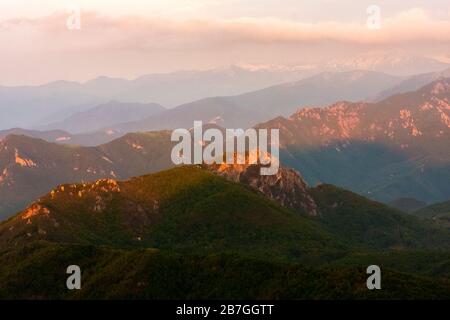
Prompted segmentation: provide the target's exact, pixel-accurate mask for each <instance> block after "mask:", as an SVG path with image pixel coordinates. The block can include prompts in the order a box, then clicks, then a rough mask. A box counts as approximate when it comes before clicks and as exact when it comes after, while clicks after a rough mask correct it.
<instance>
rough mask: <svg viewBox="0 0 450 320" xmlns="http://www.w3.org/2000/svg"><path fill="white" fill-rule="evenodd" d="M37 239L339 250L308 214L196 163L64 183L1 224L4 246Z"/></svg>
mask: <svg viewBox="0 0 450 320" xmlns="http://www.w3.org/2000/svg"><path fill="white" fill-rule="evenodd" d="M34 240H46V241H51V242H64V243H77V244H95V245H109V246H115V247H130V246H135V247H155V248H160V249H171V250H181V251H188V252H191V253H192V252H199V253H212V252H235V253H241V254H245V255H246V256H260V257H263V256H264V257H268V256H273V257H274V258H275V257H278V258H286V259H294V258H295V259H300V258H302V256H303V254H305V255H307V253H308V251H309V250H313V249H318V248H328V249H330V250H331V249H339V248H340V245H339V242H337V241H335V240H334V239H333V237H332V236H331V235H329V234H327V233H326V232H324V231H322V230H321V229H320V228H319V227H318V226H317V225H316V224H315V223H314V222H312V221H310V220H309V219H307V218H306V217H303V216H302V215H300V214H298V213H295V212H294V211H290V210H287V209H284V208H282V207H280V206H278V205H277V204H276V203H275V202H272V201H270V200H268V199H266V198H265V197H264V196H263V195H262V194H260V193H258V192H256V191H253V190H252V189H249V188H246V187H244V186H243V185H240V184H236V183H232V182H229V181H227V180H225V179H223V178H221V177H218V176H216V175H213V174H212V173H209V172H207V171H206V170H202V169H200V168H196V167H179V168H175V169H171V170H169V171H162V172H159V173H156V174H152V175H148V176H142V177H138V178H134V179H132V180H129V181H125V182H116V181H115V180H100V181H97V182H95V183H92V184H74V185H62V186H60V187H58V188H57V189H55V190H53V191H52V192H50V193H49V194H48V195H46V196H44V197H41V198H40V199H39V200H38V201H37V202H35V203H34V204H32V205H31V206H30V207H29V208H28V209H26V210H25V211H23V212H21V213H19V214H18V215H17V216H15V217H13V218H11V219H9V220H8V221H6V222H4V223H2V224H1V227H0V247H2V248H6V247H9V246H16V245H19V244H23V243H28V242H30V241H34Z"/></svg>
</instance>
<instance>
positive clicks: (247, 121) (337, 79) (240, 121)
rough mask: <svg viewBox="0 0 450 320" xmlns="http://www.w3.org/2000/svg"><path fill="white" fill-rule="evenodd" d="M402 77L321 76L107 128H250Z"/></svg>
mask: <svg viewBox="0 0 450 320" xmlns="http://www.w3.org/2000/svg"><path fill="white" fill-rule="evenodd" d="M399 81H401V78H398V77H394V76H390V75H387V74H382V73H376V72H370V71H351V72H342V73H321V74H319V75H316V76H313V77H310V78H307V79H303V80H300V81H297V82H290V83H285V84H281V85H276V86H272V87H268V88H265V89H261V90H258V91H254V92H248V93H245V94H241V95H237V96H228V97H226V96H222V97H210V98H205V99H201V100H198V101H194V102H190V103H187V104H183V105H180V106H178V107H176V108H174V109H171V110H168V111H166V112H163V113H160V114H158V115H156V116H152V117H148V118H146V119H143V120H141V121H136V122H129V123H122V124H117V125H115V126H112V127H110V128H105V129H114V130H117V131H121V132H134V131H149V130H164V129H174V128H189V127H191V126H192V124H193V122H194V120H201V121H203V122H205V123H207V122H211V121H216V119H220V122H219V123H218V124H219V125H221V126H223V127H228V128H249V127H252V126H254V125H256V124H257V123H259V122H262V121H267V120H268V119H272V118H274V117H277V116H287V115H289V114H291V113H292V112H294V111H296V110H297V109H299V108H302V107H305V106H311V105H314V106H325V105H328V104H330V103H333V102H335V101H338V100H343V99H346V100H353V101H359V100H364V99H365V98H367V97H370V96H373V95H374V94H376V93H378V92H380V91H382V90H383V89H386V88H389V87H391V86H392V85H394V84H396V83H398V82H399Z"/></svg>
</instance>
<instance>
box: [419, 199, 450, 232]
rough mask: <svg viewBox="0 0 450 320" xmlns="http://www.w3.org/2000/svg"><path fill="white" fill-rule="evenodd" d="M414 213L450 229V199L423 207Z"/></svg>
mask: <svg viewBox="0 0 450 320" xmlns="http://www.w3.org/2000/svg"><path fill="white" fill-rule="evenodd" d="M413 214H414V215H416V216H418V217H420V218H424V219H428V220H431V221H433V222H435V223H437V224H438V225H441V226H444V227H446V228H448V229H450V201H446V202H441V203H436V204H433V205H430V206H427V207H425V208H421V209H419V210H416V211H414V212H413Z"/></svg>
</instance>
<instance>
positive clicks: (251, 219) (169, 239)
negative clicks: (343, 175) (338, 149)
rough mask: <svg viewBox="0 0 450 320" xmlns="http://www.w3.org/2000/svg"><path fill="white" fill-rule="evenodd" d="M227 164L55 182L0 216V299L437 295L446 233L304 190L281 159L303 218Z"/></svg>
mask: <svg viewBox="0 0 450 320" xmlns="http://www.w3.org/2000/svg"><path fill="white" fill-rule="evenodd" d="M236 170H237V171H234V169H233V168H228V170H226V172H227V173H226V174H225V175H223V176H222V177H220V176H218V175H217V174H215V173H214V171H215V169H214V168H211V170H209V169H208V168H200V167H196V166H190V167H178V168H174V169H171V170H168V171H162V172H158V173H155V174H151V175H146V176H141V177H135V178H133V179H131V180H129V181H123V182H118V181H116V180H113V179H105V180H99V181H96V182H94V183H84V184H64V185H60V186H58V187H57V188H55V189H54V190H52V191H51V192H50V193H48V194H47V195H44V196H42V197H40V199H39V200H37V201H35V202H34V203H32V204H31V205H30V206H29V207H28V208H27V209H25V210H24V211H22V212H20V213H18V214H17V215H16V216H14V217H12V218H11V219H9V220H8V221H5V222H3V223H1V224H0V248H1V250H0V261H1V263H0V280H1V281H0V297H8V298H17V299H30V298H32V299H36V298H39V299H51V298H53V299H55V298H56V299H57V298H59V299H61V298H64V299H86V298H91V299H92V298H93V299H98V298H121V299H143V298H146V299H162V298H165V299H177V298H178V299H195V298H203V299H205V298H206V299H225V298H230V299H233V298H234V299H236V298H238V299H242V298H248V299H257V298H259V299H262V298H265V299H280V298H284V299H300V298H304V299H327V298H328V299H362V298H364V299H400V298H403V299H430V298H434V299H436V298H442V297H445V296H447V294H448V293H450V283H449V282H448V281H447V280H445V277H446V276H448V275H449V274H450V270H449V269H448V267H446V266H448V261H450V260H449V259H450V254H449V253H448V251H447V250H448V249H449V248H450V234H449V233H448V231H447V230H445V229H443V228H440V227H438V226H435V225H433V224H431V223H428V222H426V221H423V220H421V219H418V218H416V217H414V216H411V215H407V214H403V213H401V212H399V211H397V210H395V209H391V208H389V207H387V206H385V205H382V204H379V203H376V202H373V201H370V200H367V199H365V198H363V197H361V196H357V195H355V194H353V193H351V192H348V191H345V190H342V189H339V188H336V187H333V186H330V185H322V186H320V187H317V188H309V187H307V186H306V185H304V182H303V181H302V180H301V177H300V176H299V175H290V174H288V171H289V170H288V169H286V170H287V171H283V173H282V176H283V177H289V178H288V180H290V179H293V180H295V183H296V184H298V185H304V187H303V188H302V191H300V189H298V191H299V195H300V198H299V199H298V203H301V202H302V201H303V200H302V199H305V198H304V196H305V194H307V195H308V197H309V198H308V200H307V201H308V203H310V201H314V202H315V203H316V204H317V212H316V214H314V215H311V214H308V212H305V211H304V208H306V207H308V206H302V208H303V209H301V210H297V209H295V207H290V206H281V205H280V202H279V200H281V199H274V198H272V197H271V194H266V193H264V192H261V191H258V190H257V189H255V188H254V187H253V186H251V185H250V184H246V183H244V182H234V181H232V180H234V177H236V176H242V179H239V180H241V181H245V180H246V178H244V177H247V178H248V177H251V176H252V172H254V168H253V167H251V166H250V167H244V168H236ZM247 181H248V180H247ZM282 181H283V183H291V182H294V181H287V180H285V178H282ZM257 185H260V186H261V185H262V186H270V185H272V187H274V185H273V184H271V183H270V181H261V183H257ZM275 188H279V187H275ZM263 189H264V188H263ZM350 222H351V223H350ZM438 248H439V249H440V250H439V251H433V250H436V249H438ZM74 262H76V263H77V264H78V265H79V266H80V267H81V268H82V270H83V286H82V289H81V290H76V291H68V290H67V289H66V288H65V281H61V277H60V275H61V274H64V270H65V268H66V267H67V265H70V264H73V263H74ZM368 263H369V264H374V263H376V264H378V265H381V266H382V268H383V279H384V280H383V290H373V291H369V290H367V289H366V280H365V279H366V276H367V275H366V274H365V268H366V267H367V265H368ZM24 270H28V272H24ZM19 275H22V276H19ZM220 279H221V280H220Z"/></svg>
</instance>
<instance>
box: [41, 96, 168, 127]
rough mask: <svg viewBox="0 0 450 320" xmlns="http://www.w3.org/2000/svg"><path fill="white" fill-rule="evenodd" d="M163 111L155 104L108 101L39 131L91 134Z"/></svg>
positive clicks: (162, 108)
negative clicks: (52, 130)
mask: <svg viewBox="0 0 450 320" xmlns="http://www.w3.org/2000/svg"><path fill="white" fill-rule="evenodd" d="M164 110H165V109H164V107H162V106H161V105H159V104H156V103H147V104H143V103H123V102H118V101H110V102H108V103H104V104H101V105H98V106H96V107H94V108H91V109H89V110H86V111H82V112H78V113H75V114H72V115H71V116H69V117H67V118H66V119H64V120H62V121H59V122H56V123H52V124H49V125H46V126H44V127H42V128H41V129H44V130H51V129H57V128H64V130H67V131H69V132H71V133H83V132H92V131H97V130H100V129H101V128H104V127H107V126H112V125H114V124H116V123H119V122H125V121H137V120H140V119H142V118H146V117H149V116H153V115H155V114H158V113H160V112H163V111H164Z"/></svg>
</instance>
